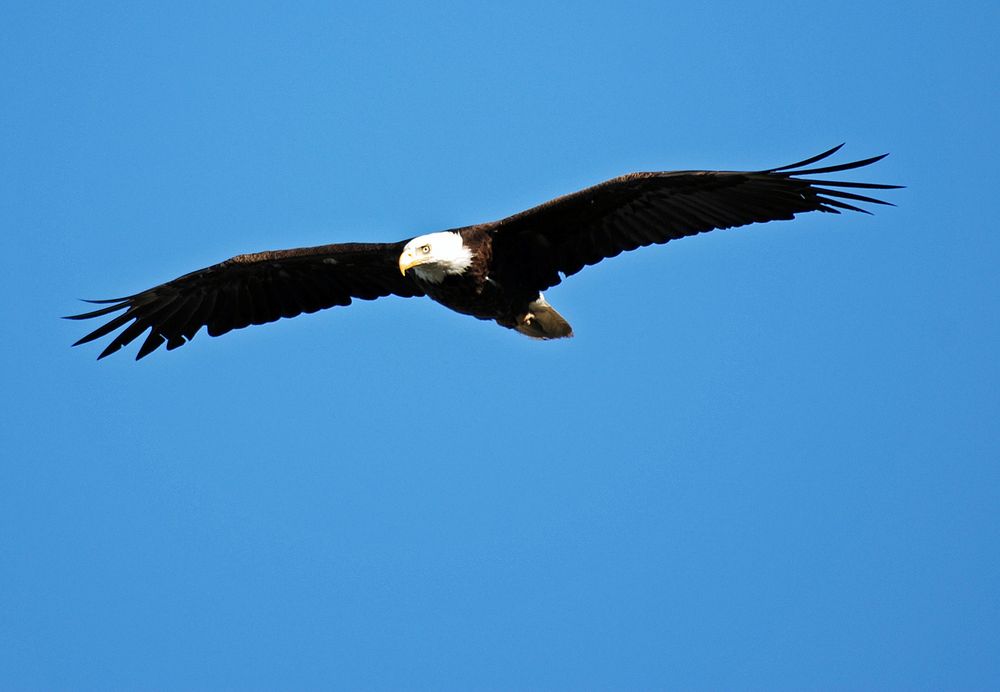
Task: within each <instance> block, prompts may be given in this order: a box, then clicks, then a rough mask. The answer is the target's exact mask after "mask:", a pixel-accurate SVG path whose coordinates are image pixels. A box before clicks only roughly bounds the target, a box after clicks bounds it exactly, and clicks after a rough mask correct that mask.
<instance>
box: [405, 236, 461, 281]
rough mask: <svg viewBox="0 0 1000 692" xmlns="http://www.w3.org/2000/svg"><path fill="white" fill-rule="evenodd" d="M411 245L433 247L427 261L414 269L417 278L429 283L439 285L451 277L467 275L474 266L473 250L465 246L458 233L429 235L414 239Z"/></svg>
mask: <svg viewBox="0 0 1000 692" xmlns="http://www.w3.org/2000/svg"><path fill="white" fill-rule="evenodd" d="M409 244H410V245H414V246H416V247H418V248H419V247H421V246H422V245H425V244H429V245H430V247H431V254H430V255H429V256H428V257H427V259H426V261H425V262H423V263H422V264H419V265H417V266H415V267H414V268H413V271H414V273H416V275H417V277H418V278H420V279H421V280H423V281H426V282H428V283H432V284H439V283H441V282H442V281H444V280H445V279H446V278H448V277H449V276H456V275H458V274H463V273H465V270H467V269H468V268H469V267H470V266H472V259H473V253H472V250H471V249H469V248H468V247H466V246H465V243H464V242H463V241H462V236H461V235H459V234H458V233H455V232H452V231H444V232H441V233H429V234H427V235H426V236H419V237H417V238H414V239H413V240H411V241H410V243H409Z"/></svg>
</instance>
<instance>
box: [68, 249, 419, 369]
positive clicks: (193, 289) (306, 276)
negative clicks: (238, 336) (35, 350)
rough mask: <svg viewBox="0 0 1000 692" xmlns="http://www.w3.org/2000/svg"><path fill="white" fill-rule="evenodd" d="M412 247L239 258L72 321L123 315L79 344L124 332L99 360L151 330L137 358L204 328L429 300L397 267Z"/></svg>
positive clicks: (218, 331) (213, 332)
mask: <svg viewBox="0 0 1000 692" xmlns="http://www.w3.org/2000/svg"><path fill="white" fill-rule="evenodd" d="M405 242H406V241H401V242H399V243H343V244H335V245H322V246H319V247H312V248H297V249H294V250H276V251H270V252H260V253H255V254H251V255H237V256H236V257H233V258H230V259H228V260H226V261H225V262H220V263H219V264H216V265H213V266H211V267H206V268H205V269H200V270H198V271H195V272H191V273H189V274H185V275H184V276H181V277H179V278H177V279H174V280H173V281H168V282H166V283H164V284H160V285H159V286H154V287H153V288H150V289H148V290H145V291H142V292H140V293H136V294H135V295H132V296H126V297H124V298H116V299H112V300H96V301H87V302H91V303H96V304H99V305H103V306H104V307H101V308H98V309H96V310H92V311H90V312H85V313H82V314H79V315H71V316H69V317H68V319H73V320H83V319H93V318H98V317H106V316H108V315H113V314H114V313H117V312H120V311H123V312H121V314H117V315H114V317H112V318H111V319H110V320H109V321H107V322H106V323H104V324H102V325H101V326H99V327H98V328H97V329H95V330H93V331H92V332H90V333H89V334H87V335H86V336H84V337H83V338H82V339H80V340H79V341H77V342H76V343H75V344H73V345H74V346H77V345H79V344H85V343H88V342H90V341H94V340H95V339H99V338H101V337H104V336H107V335H108V334H111V333H112V332H114V331H116V330H118V329H121V328H122V327H124V329H122V331H121V332H119V333H118V334H117V335H116V336H115V337H114V338H113V339H112V340H111V342H110V343H109V344H108V345H107V347H106V348H105V349H104V351H102V352H101V355H100V356H99V358H104V357H106V356H109V355H111V354H112V353H114V352H116V351H118V350H120V349H121V348H123V347H125V346H127V345H128V344H130V343H131V342H132V341H134V340H135V339H137V338H138V337H139V336H140V335H142V334H143V333H144V332H146V331H147V330H148V334H147V336H146V338H145V339H144V341H143V342H142V345H141V346H140V347H139V351H138V353H137V354H136V359H137V360H138V359H140V358H144V357H146V356H147V355H149V354H150V353H152V352H153V351H155V350H156V349H158V348H159V347H160V346H162V345H164V344H166V345H167V350H173V349H175V348H178V347H179V346H182V345H184V344H185V343H187V342H188V341H190V340H191V339H193V338H194V337H195V335H196V334H197V333H198V331H199V330H200V329H201V328H202V327H205V328H206V330H207V332H208V334H209V335H210V336H219V335H222V334H225V333H226V332H229V331H232V330H233V329H242V328H244V327H248V326H250V325H251V324H266V323H268V322H274V321H276V320H278V319H280V318H282V317H295V316H296V315H300V314H302V313H310V312H316V311H317V310H321V309H324V308H328V307H333V306H335V305H350V303H351V301H352V299H355V298H357V299H362V300H372V299H375V298H380V297H382V296H388V295H397V296H402V297H411V296H419V295H423V293H422V292H421V290H420V289H419V288H418V287H417V286H416V285H415V284H414V283H413V282H412V281H411V280H410V279H408V278H406V277H404V276H402V275H400V273H399V269H398V265H397V262H398V258H399V253H400V252H401V250H402V247H403V245H404V244H405Z"/></svg>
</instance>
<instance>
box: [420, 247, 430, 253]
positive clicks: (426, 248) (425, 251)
mask: <svg viewBox="0 0 1000 692" xmlns="http://www.w3.org/2000/svg"><path fill="white" fill-rule="evenodd" d="M430 251H431V246H430V245H421V246H420V252H422V253H424V254H425V255H426V254H427V253H428V252H430Z"/></svg>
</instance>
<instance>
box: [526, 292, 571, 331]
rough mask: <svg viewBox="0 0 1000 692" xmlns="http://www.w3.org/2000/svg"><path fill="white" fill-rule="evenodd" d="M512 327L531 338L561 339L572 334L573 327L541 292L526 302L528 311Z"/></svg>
mask: <svg viewBox="0 0 1000 692" xmlns="http://www.w3.org/2000/svg"><path fill="white" fill-rule="evenodd" d="M514 329H516V330H517V331H519V332H521V333H522V334H525V335H527V336H530V337H532V338H533V339H562V338H564V337H568V336H573V328H572V327H571V326H569V322H567V321H566V320H565V319H564V318H563V316H562V315H560V314H559V313H558V312H556V310H555V308H553V307H552V306H551V305H549V304H548V303H547V302H546V301H545V297H544V296H543V295H542V294H541V293H539V294H538V298H537V299H536V300H533V301H532V302H531V303H529V304H528V312H527V313H525V315H524V316H523V317H521V319H520V320H519V321H518V324H517V326H516V327H514Z"/></svg>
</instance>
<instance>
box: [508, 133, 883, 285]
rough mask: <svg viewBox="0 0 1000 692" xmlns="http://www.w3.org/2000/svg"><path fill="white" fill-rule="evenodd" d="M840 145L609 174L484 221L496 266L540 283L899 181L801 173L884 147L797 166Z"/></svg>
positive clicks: (837, 202)
mask: <svg viewBox="0 0 1000 692" xmlns="http://www.w3.org/2000/svg"><path fill="white" fill-rule="evenodd" d="M842 146H843V144H841V145H840V146H837V147H834V148H833V149H830V150H829V151H825V152H823V153H822V154H819V155H818V156H813V157H812V158H809V159H806V160H805V161H799V162H798V163H793V164H791V165H788V166H781V167H780V168H771V169H768V170H763V171H666V172H660V173H632V174H630V175H625V176H622V177H620V178H614V179H612V180H608V181H606V182H604V183H601V184H599V185H595V186H594V187H591V188H587V189H586V190H581V191H580V192H575V193H573V194H570V195H566V196H564V197H558V198H556V199H554V200H552V201H550V202H546V203H545V204H542V205H540V206H537V207H534V208H533V209H529V210H527V211H524V212H521V213H519V214H515V215H514V216H511V217H508V218H506V219H503V220H501V221H497V222H496V223H494V224H492V225H491V229H490V230H491V232H492V233H493V252H494V258H495V261H496V262H497V263H500V265H501V266H502V267H503V270H504V271H506V272H511V273H513V274H514V275H517V276H518V278H519V280H521V281H524V282H526V283H527V284H528V285H530V286H531V287H532V288H533V289H537V290H539V291H541V290H544V289H546V288H548V287H550V286H554V285H556V284H558V283H559V282H560V280H561V278H560V276H559V274H560V273H561V274H562V275H563V276H570V275H572V274H575V273H576V272H578V271H580V270H581V269H583V267H584V266H587V265H591V264H596V263H598V262H600V261H601V260H603V259H605V258H608V257H614V256H615V255H618V254H619V253H621V252H623V251H627V250H634V249H636V248H638V247H644V246H646V245H652V244H655V243H666V242H668V241H670V240H674V239H676V238H682V237H684V236H689V235H694V234H696V233H702V232H704V231H711V230H715V229H721V228H733V227H735V226H743V225H746V224H750V223H755V222H765V221H776V220H779V219H791V218H793V217H794V216H795V214H800V213H802V212H807V211H824V212H833V213H835V214H837V213H840V211H841V210H848V211H861V212H865V213H870V212H867V211H866V210H864V209H861V208H860V207H857V206H855V205H854V204H851V202H860V203H870V204H889V203H888V202H884V201H882V200H879V199H875V198H873V197H867V196H865V195H861V194H858V193H856V192H850V191H849V190H850V189H859V188H860V189H864V190H887V189H892V188H897V187H900V186H898V185H879V184H874V183H856V182H843V181H831V180H820V179H815V178H810V177H803V176H812V175H819V174H823V173H836V172H838V171H846V170H851V169H854V168H861V167H863V166H868V165H870V164H873V163H875V162H876V161H879V160H881V159H883V158H885V156H887V154H883V155H882V156H875V157H872V158H869V159H864V160H861V161H853V162H850V163H843V164H839V165H835V166H823V167H818V168H807V166H809V165H810V164H813V163H816V162H817V161H820V160H822V159H825V158H826V157H828V156H830V155H832V154H834V153H835V152H836V151H837V150H839V149H840V147H842ZM845 188H846V189H845Z"/></svg>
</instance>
